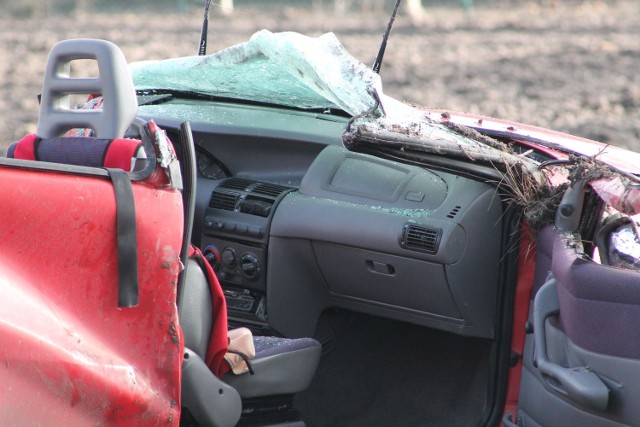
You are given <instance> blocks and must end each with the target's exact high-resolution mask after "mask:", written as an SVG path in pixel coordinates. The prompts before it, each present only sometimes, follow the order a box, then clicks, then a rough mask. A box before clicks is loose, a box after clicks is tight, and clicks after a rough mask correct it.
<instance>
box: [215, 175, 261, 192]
mask: <svg viewBox="0 0 640 427" xmlns="http://www.w3.org/2000/svg"><path fill="white" fill-rule="evenodd" d="M253 183H255V181H251V180H250V179H244V178H229V179H227V180H224V181H223V182H222V183H221V184H220V185H219V186H218V188H229V189H232V190H240V191H243V190H245V189H247V187H249V186H250V185H251V184H253Z"/></svg>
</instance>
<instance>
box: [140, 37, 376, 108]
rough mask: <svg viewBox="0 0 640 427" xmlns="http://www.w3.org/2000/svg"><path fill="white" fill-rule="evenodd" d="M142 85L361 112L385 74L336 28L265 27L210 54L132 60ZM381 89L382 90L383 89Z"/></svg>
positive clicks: (277, 103)
mask: <svg viewBox="0 0 640 427" xmlns="http://www.w3.org/2000/svg"><path fill="white" fill-rule="evenodd" d="M131 72H132V76H133V80H134V84H135V86H136V89H137V90H143V91H144V90H173V91H184V92H190V93H197V94H202V95H211V96H214V97H224V98H235V99H243V100H248V101H252V102H256V103H265V104H276V105H282V106H286V107H294V108H300V109H340V110H343V111H345V112H347V113H349V114H351V115H357V114H360V113H362V112H363V111H366V110H368V109H370V108H371V107H372V106H373V105H374V103H375V100H374V99H373V98H372V96H371V95H370V92H371V90H372V88H378V89H380V87H381V84H380V78H379V76H378V75H377V74H375V73H374V72H373V71H372V70H371V69H370V68H369V67H367V66H366V65H364V64H363V63H361V62H360V61H358V60H356V59H355V58H353V57H352V56H351V55H349V53H347V51H346V50H345V49H344V47H343V46H342V44H340V42H339V41H338V39H337V38H336V37H335V35H334V34H333V33H327V34H324V35H322V36H320V37H317V38H312V37H307V36H304V35H302V34H298V33H291V32H285V33H271V32H270V31H267V30H262V31H259V32H257V33H256V34H254V35H253V36H252V37H251V39H250V40H249V41H248V42H245V43H242V44H239V45H235V46H232V47H229V48H227V49H224V50H222V51H220V52H217V53H214V54H212V55H207V56H192V57H183V58H174V59H168V60H164V61H145V62H138V63H134V64H131ZM380 92H381V90H380Z"/></svg>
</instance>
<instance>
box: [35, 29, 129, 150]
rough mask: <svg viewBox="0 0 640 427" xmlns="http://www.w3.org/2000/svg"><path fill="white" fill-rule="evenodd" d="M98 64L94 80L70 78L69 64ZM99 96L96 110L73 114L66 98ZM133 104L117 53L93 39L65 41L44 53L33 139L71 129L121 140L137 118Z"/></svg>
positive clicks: (126, 70)
mask: <svg viewBox="0 0 640 427" xmlns="http://www.w3.org/2000/svg"><path fill="white" fill-rule="evenodd" d="M80 59H89V60H91V59H93V60H95V61H96V62H97V66H98V71H99V76H96V77H87V78H78V77H71V76H70V74H71V63H72V61H75V60H80ZM82 94H85V95H102V97H103V98H104V102H103V104H102V105H101V106H100V108H99V109H95V110H91V111H87V110H74V109H72V108H71V107H72V106H71V105H70V103H71V101H70V95H82ZM137 111H138V102H137V98H136V93H135V89H134V86H133V81H132V80H131V74H130V73H129V68H128V66H127V61H126V59H125V57H124V55H123V54H122V51H120V49H119V48H118V47H117V46H116V45H115V44H113V43H111V42H108V41H106V40H98V39H72V40H64V41H61V42H59V43H57V44H56V45H54V46H53V48H52V49H51V52H50V53H49V59H48V61H47V68H46V71H45V75H44V82H43V85H42V98H41V102H40V115H39V118H38V128H37V131H36V133H37V135H38V136H40V137H41V138H54V137H59V136H61V135H63V134H64V133H65V132H66V131H68V130H69V129H73V128H90V129H93V130H94V132H95V136H96V137H98V138H110V139H115V138H122V137H123V136H124V134H125V132H126V131H127V129H128V128H129V126H130V125H131V123H132V122H133V120H134V119H135V117H136V113H137Z"/></svg>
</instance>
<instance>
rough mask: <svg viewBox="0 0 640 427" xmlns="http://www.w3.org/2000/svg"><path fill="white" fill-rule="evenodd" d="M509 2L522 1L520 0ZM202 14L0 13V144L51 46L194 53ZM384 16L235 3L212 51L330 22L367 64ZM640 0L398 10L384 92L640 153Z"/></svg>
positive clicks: (34, 107)
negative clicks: (79, 43)
mask: <svg viewBox="0 0 640 427" xmlns="http://www.w3.org/2000/svg"><path fill="white" fill-rule="evenodd" d="M511 3H517V5H513V4H511ZM201 16H202V14H201V11H200V10H199V9H197V8H192V9H190V10H189V13H183V14H180V13H177V12H167V13H160V12H157V11H156V12H152V13H149V12H138V13H133V12H128V13H118V14H115V13H99V14H94V15H77V16H53V17H46V18H45V17H39V18H26V19H16V18H11V17H8V16H2V17H0V29H1V30H0V52H1V53H0V55H2V60H1V61H0V75H2V79H1V80H0V87H1V89H0V90H1V92H0V129H2V133H3V135H2V137H1V138H0V153H4V149H5V148H6V147H7V146H8V144H9V143H10V142H12V141H14V140H16V139H18V138H20V137H22V136H23V135H24V134H26V133H28V132H34V131H35V128H36V122H37V114H38V104H37V101H36V95H37V94H38V93H39V91H40V89H41V84H42V76H43V72H44V67H45V63H46V58H47V54H48V52H49V49H50V48H51V46H52V45H53V44H54V43H55V42H57V41H59V40H62V39H65V38H72V37H91V38H104V39H108V40H111V41H113V42H114V43H116V44H118V45H119V46H120V47H121V48H122V50H123V51H124V54H125V56H126V57H127V59H128V60H129V61H138V60H143V59H163V58H169V57H173V56H184V55H192V54H195V53H196V51H197V45H198V37H199V33H200V25H201V23H200V18H201ZM387 19H388V18H387V17H386V16H384V15H381V14H379V13H360V12H358V14H349V15H348V16H335V15H334V14H333V13H331V12H329V11H324V12H323V11H311V10H308V9H300V8H291V7H288V8H275V7H273V8H262V9H256V8H238V9H237V10H236V14H235V15H233V16H231V17H224V18H223V17H220V16H217V15H216V14H215V13H214V14H213V15H212V17H211V22H210V28H209V51H210V52H211V51H215V50H218V49H221V48H224V47H226V46H229V45H231V44H234V43H239V42H242V41H245V40H246V39H248V38H249V37H250V35H251V34H253V32H255V31H257V30H259V29H262V28H266V29H269V30H271V31H285V30H293V31H298V32H302V33H305V34H309V35H319V34H321V33H323V32H327V31H333V32H335V33H336V34H337V36H338V38H339V39H340V40H341V41H342V43H343V44H344V45H345V47H346V48H347V50H349V51H350V52H351V53H352V54H353V55H354V56H356V57H357V58H359V59H360V60H362V61H363V62H365V63H368V64H371V63H373V60H374V58H375V55H376V53H377V49H378V46H379V43H380V40H381V35H382V32H383V30H384V28H385V27H386V23H387ZM639 29H640V2H638V1H636V0H610V1H606V2H605V1H588V0H585V1H576V0H573V1H569V0H567V1H564V2H561V1H555V2H554V1H549V0H547V1H541V0H538V1H532V0H531V1H525V0H523V1H521V2H506V1H503V2H500V1H493V2H482V1H477V2H476V8H475V9H474V11H473V14H472V15H471V16H466V15H465V14H464V12H463V10H462V8H461V7H460V5H459V2H457V1H456V2H454V1H451V2H449V3H448V4H446V5H444V4H442V2H441V5H439V6H433V7H429V8H428V15H427V16H426V18H425V19H424V20H423V21H422V22H412V21H411V20H410V19H408V18H407V17H406V16H400V17H399V19H398V21H397V22H396V26H395V28H394V30H393V33H392V36H391V39H390V42H389V45H388V47H387V53H386V56H385V61H384V65H383V67H382V70H381V75H382V77H383V82H384V90H385V92H386V93H387V94H389V95H391V96H394V97H396V98H398V99H401V100H405V101H408V102H412V103H417V104H421V105H425V106H428V107H434V108H435V107H438V108H446V109H450V110H459V111H467V112H472V113H481V114H484V115H489V116H494V117H499V118H504V119H511V120H516V121H520V122H526V123H529V124H534V125H538V126H542V127H548V128H551V129H555V130H560V131H564V132H568V133H573V134H576V135H580V136H584V137H587V138H591V139H596V140H599V141H602V142H606V143H610V144H614V145H619V146H622V147H626V148H630V149H633V150H636V151H640V45H639V44H638V36H639V34H638V30H639Z"/></svg>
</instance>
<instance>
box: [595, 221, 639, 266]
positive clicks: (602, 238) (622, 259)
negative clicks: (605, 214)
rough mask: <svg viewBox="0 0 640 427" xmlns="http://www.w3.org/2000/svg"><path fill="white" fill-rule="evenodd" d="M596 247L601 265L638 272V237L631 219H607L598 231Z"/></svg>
mask: <svg viewBox="0 0 640 427" xmlns="http://www.w3.org/2000/svg"><path fill="white" fill-rule="evenodd" d="M596 245H597V247H598V252H599V253H600V260H601V262H602V264H606V265H610V266H612V267H619V268H626V269H630V270H640V235H638V227H637V226H636V225H635V224H634V222H633V219H631V218H629V217H626V216H622V215H615V216H611V217H609V218H607V219H606V220H605V221H604V223H603V224H602V227H601V228H600V231H598V235H597V236H596Z"/></svg>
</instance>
